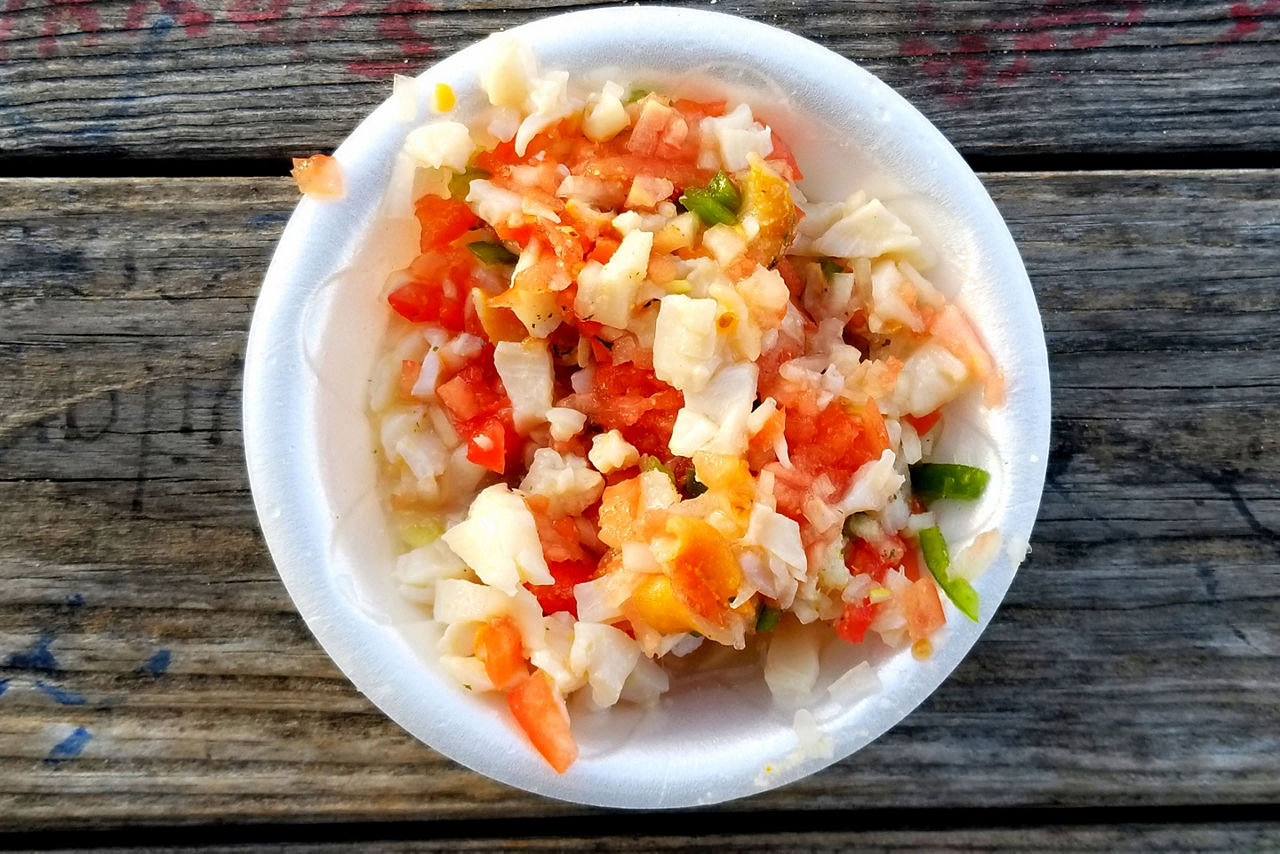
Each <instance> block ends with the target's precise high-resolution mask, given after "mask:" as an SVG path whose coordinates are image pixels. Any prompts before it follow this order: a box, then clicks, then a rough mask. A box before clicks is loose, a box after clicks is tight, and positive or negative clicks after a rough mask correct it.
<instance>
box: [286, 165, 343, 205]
mask: <svg viewBox="0 0 1280 854" xmlns="http://www.w3.org/2000/svg"><path fill="white" fill-rule="evenodd" d="M292 174H293V180H294V181H296V182H297V183H298V189H299V190H301V191H302V194H303V195H305V196H311V197H312V198H316V199H337V198H341V197H342V194H343V192H344V190H343V186H342V167H341V166H339V165H338V161H337V160H335V159H334V158H332V157H330V156H329V155H327V154H313V155H311V156H310V157H295V158H293V170H292Z"/></svg>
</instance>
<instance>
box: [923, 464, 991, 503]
mask: <svg viewBox="0 0 1280 854" xmlns="http://www.w3.org/2000/svg"><path fill="white" fill-rule="evenodd" d="M989 480H991V475H989V474H987V472H986V471H985V470H983V469H980V468H977V467H975V466H965V465H960V464H958V463H920V464H918V465H914V466H912V467H911V491H912V492H913V493H915V495H916V497H917V498H919V499H920V500H921V501H924V502H926V503H927V502H930V501H935V500H937V499H939V498H962V499H965V500H966V501H972V500H973V499H975V498H980V497H981V496H982V492H983V490H985V489H986V488H987V482H988V481H989Z"/></svg>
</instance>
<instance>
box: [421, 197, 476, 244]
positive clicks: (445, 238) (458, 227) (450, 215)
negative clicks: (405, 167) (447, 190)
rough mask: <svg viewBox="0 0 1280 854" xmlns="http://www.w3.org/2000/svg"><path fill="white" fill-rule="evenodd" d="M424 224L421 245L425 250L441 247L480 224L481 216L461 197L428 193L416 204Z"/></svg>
mask: <svg viewBox="0 0 1280 854" xmlns="http://www.w3.org/2000/svg"><path fill="white" fill-rule="evenodd" d="M414 213H415V214H416V215H417V217H418V224H419V225H421V226H422V237H421V239H420V243H419V245H420V246H421V247H422V251H423V252H430V251H431V250H433V249H441V248H443V247H445V246H447V245H448V244H450V243H452V242H453V241H455V240H457V239H458V238H459V237H461V236H462V235H464V234H466V233H467V232H468V231H470V230H471V229H473V228H475V227H476V226H477V225H479V224H480V218H479V217H478V216H476V215H475V214H474V213H472V211H471V208H469V207H467V205H466V203H465V202H463V201H462V200H461V199H442V198H440V197H439V196H431V195H426V196H423V197H422V198H420V199H418V202H417V204H416V205H415V206H414Z"/></svg>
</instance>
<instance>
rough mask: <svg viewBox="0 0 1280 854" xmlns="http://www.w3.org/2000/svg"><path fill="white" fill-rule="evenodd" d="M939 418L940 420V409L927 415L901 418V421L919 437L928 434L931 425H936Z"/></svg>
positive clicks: (931, 427)
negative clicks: (908, 425) (910, 427)
mask: <svg viewBox="0 0 1280 854" xmlns="http://www.w3.org/2000/svg"><path fill="white" fill-rule="evenodd" d="M941 418H942V410H941V409H935V410H934V411H933V412H930V413H929V414H928V415H920V416H916V415H904V416H902V420H903V421H905V422H907V423H908V424H910V425H911V426H912V428H913V429H914V430H915V431H916V433H917V434H919V435H921V436H923V435H924V434H925V433H928V432H929V431H930V430H932V429H933V425H935V424H937V423H938V421H939V419H941Z"/></svg>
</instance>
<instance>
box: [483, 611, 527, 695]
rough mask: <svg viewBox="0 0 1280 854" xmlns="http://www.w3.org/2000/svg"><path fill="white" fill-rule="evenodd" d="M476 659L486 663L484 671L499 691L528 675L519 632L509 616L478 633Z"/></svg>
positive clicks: (484, 626) (493, 622) (485, 626)
mask: <svg viewBox="0 0 1280 854" xmlns="http://www.w3.org/2000/svg"><path fill="white" fill-rule="evenodd" d="M476 658H478V659H480V660H481V661H482V662H484V672H485V674H486V675H488V677H489V681H490V682H492V683H493V687H494V688H497V689H498V690H499V691H505V690H507V689H508V688H510V687H512V686H513V685H515V684H516V683H517V682H519V681H520V680H522V679H526V678H528V676H529V666H528V664H526V663H525V655H524V644H523V642H522V641H521V640H520V630H519V629H518V628H517V627H516V621H515V620H513V619H511V618H510V617H499V618H497V619H496V620H493V621H492V622H489V623H485V624H484V625H483V626H481V627H480V630H479V631H478V632H476Z"/></svg>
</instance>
